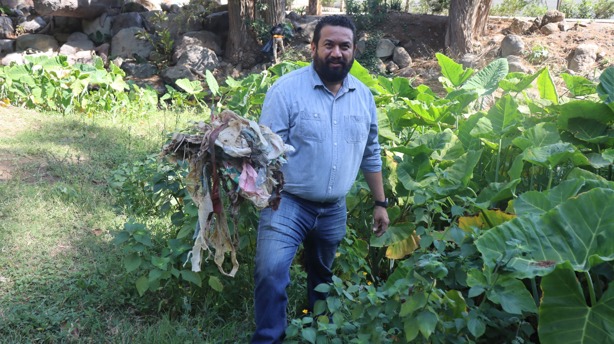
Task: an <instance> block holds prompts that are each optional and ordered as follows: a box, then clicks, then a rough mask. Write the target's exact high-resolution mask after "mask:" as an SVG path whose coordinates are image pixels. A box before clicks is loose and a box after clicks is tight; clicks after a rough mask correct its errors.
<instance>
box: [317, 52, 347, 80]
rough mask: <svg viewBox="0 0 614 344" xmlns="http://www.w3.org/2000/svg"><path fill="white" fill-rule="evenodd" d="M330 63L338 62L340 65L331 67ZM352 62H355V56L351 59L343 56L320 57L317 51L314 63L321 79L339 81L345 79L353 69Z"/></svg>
mask: <svg viewBox="0 0 614 344" xmlns="http://www.w3.org/2000/svg"><path fill="white" fill-rule="evenodd" d="M329 63H337V64H339V65H340V66H339V67H336V68H331V67H330V66H329ZM352 64H354V58H352V59H350V60H349V61H347V62H346V61H344V60H343V59H342V58H338V59H335V58H325V59H321V58H318V56H317V52H316V57H315V58H314V59H313V65H314V68H315V70H316V72H318V75H319V76H320V79H322V81H324V82H339V81H342V80H343V79H345V77H346V76H347V75H348V73H349V72H350V69H352Z"/></svg>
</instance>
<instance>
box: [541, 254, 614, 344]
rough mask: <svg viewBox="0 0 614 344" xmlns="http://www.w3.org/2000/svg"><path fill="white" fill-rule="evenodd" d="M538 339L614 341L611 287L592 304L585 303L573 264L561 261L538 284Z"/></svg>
mask: <svg viewBox="0 0 614 344" xmlns="http://www.w3.org/2000/svg"><path fill="white" fill-rule="evenodd" d="M541 287H542V290H543V292H544V294H543V299H542V304H541V306H540V307H539V325H538V328H537V331H538V334H539V340H540V342H541V343H543V344H560V343H581V344H605V343H610V344H612V343H614V288H613V287H612V286H610V288H608V289H607V290H606V291H605V293H604V294H603V295H602V296H601V299H600V300H598V301H597V304H595V305H588V304H587V303H586V297H585V295H584V292H583V290H582V287H581V286H580V284H579V283H578V279H577V278H576V274H575V272H574V268H573V266H572V265H571V264H570V263H569V262H565V263H563V264H560V265H559V266H557V268H556V269H555V270H554V271H553V272H552V273H550V274H549V275H547V276H544V278H543V279H542V283H541Z"/></svg>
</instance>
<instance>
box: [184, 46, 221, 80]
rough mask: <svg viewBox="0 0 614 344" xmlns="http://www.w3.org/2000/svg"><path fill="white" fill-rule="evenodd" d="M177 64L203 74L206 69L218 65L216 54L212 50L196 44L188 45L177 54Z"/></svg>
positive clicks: (211, 68)
mask: <svg viewBox="0 0 614 344" xmlns="http://www.w3.org/2000/svg"><path fill="white" fill-rule="evenodd" d="M177 65H178V66H185V67H186V68H188V70H190V71H191V72H194V73H196V74H199V75H204V74H205V71H206V70H213V69H215V68H216V67H217V66H218V65H219V60H218V58H217V55H215V53H214V52H213V50H211V49H209V48H206V47H201V46H197V45H193V46H189V47H187V49H186V50H185V51H184V52H183V54H182V55H181V56H179V60H178V61H177Z"/></svg>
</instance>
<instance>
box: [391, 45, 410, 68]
mask: <svg viewBox="0 0 614 344" xmlns="http://www.w3.org/2000/svg"><path fill="white" fill-rule="evenodd" d="M392 61H394V63H396V64H397V66H398V67H399V68H401V69H402V68H405V67H409V66H411V63H412V60H411V56H409V53H408V52H407V50H405V48H403V47H396V48H394V52H393V54H392Z"/></svg>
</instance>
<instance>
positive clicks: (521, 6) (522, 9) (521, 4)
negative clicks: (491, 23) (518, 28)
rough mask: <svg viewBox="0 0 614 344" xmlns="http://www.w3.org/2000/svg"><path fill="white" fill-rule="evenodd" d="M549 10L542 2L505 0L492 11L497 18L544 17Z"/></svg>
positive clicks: (534, 0) (492, 8) (535, 0)
mask: <svg viewBox="0 0 614 344" xmlns="http://www.w3.org/2000/svg"><path fill="white" fill-rule="evenodd" d="M547 10H548V8H547V7H546V6H545V5H544V2H543V1H540V0H503V1H502V2H501V3H500V4H497V5H494V6H492V7H491V9H490V15H495V16H527V17H535V16H543V15H544V14H545V13H546V11H547Z"/></svg>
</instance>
